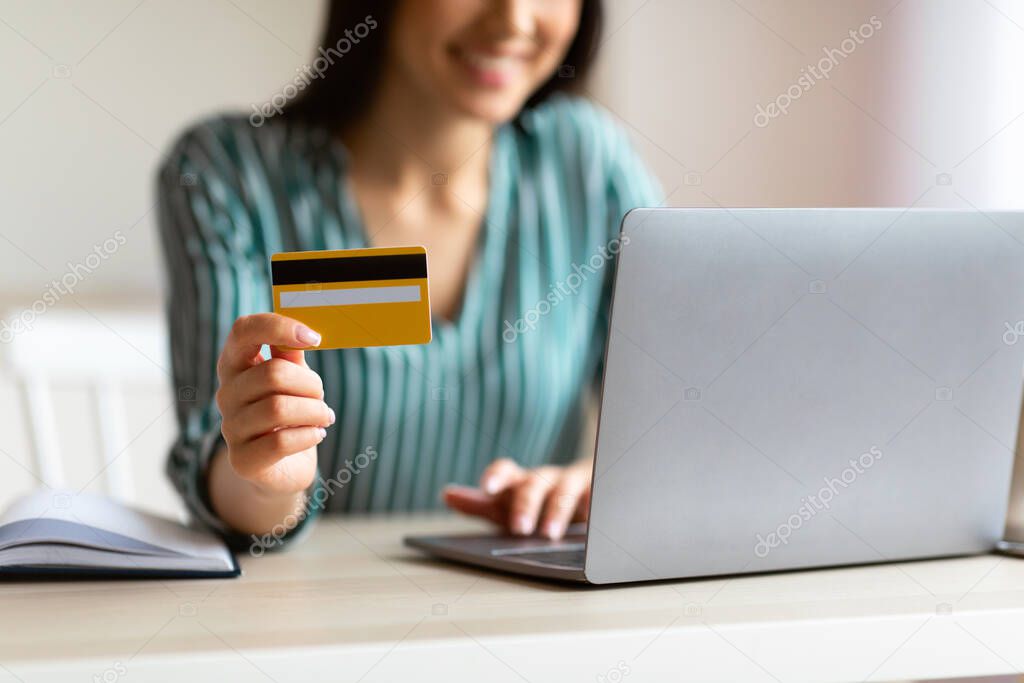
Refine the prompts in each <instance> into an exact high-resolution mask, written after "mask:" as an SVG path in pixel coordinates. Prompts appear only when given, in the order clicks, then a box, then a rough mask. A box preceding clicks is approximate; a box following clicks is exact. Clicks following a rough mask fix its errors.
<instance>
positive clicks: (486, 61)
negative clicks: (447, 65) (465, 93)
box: [463, 52, 516, 71]
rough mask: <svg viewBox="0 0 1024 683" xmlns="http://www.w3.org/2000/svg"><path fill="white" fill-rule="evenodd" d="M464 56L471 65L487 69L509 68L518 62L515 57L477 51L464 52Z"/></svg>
mask: <svg viewBox="0 0 1024 683" xmlns="http://www.w3.org/2000/svg"><path fill="white" fill-rule="evenodd" d="M463 57H464V58H465V60H466V61H467V62H468V63H469V64H470V65H472V66H475V67H477V68H478V69H484V70H487V71H500V70H504V69H508V68H510V67H512V66H513V65H514V64H515V62H516V59H515V58H514V57H494V56H491V55H483V54H480V53H476V52H464V53H463Z"/></svg>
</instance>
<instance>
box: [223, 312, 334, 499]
mask: <svg viewBox="0 0 1024 683" xmlns="http://www.w3.org/2000/svg"><path fill="white" fill-rule="evenodd" d="M264 344H267V345H269V346H270V349H271V358H270V359H269V360H266V359H264V358H263V356H262V355H261V354H260V351H261V350H262V348H263V345H264ZM319 344H320V335H319V334H317V333H316V332H314V331H313V330H311V329H310V328H308V327H307V326H305V325H303V324H302V323H300V322H298V321H295V320H292V319H291V318H286V317H285V316H282V315H278V314H276V313H258V314H255V315H247V316H243V317H241V318H239V319H238V320H236V321H235V324H234V325H233V326H232V328H231V333H230V334H229V335H228V339H227V342H226V343H225V344H224V349H223V351H221V354H220V359H219V360H218V362H217V376H218V378H219V379H220V389H219V390H218V391H217V396H216V400H217V407H218V408H219V409H220V413H221V416H222V418H223V420H222V423H221V432H222V434H223V435H224V441H225V443H226V444H227V459H228V462H229V463H230V465H231V468H232V469H233V470H234V472H235V473H236V474H237V475H238V476H239V477H241V478H242V479H244V480H246V481H248V482H250V483H251V484H253V485H255V486H256V487H257V488H258V489H260V490H261V491H263V492H265V493H268V494H274V495H277V494H293V493H298V492H299V491H303V490H305V489H306V488H308V487H309V485H310V484H312V483H313V479H314V478H315V476H316V471H317V469H316V447H317V444H319V443H320V442H321V441H323V439H324V437H325V436H326V435H327V431H326V428H327V427H329V426H330V425H331V424H333V423H334V411H333V410H331V409H330V407H329V406H328V405H327V404H326V403H324V388H323V382H322V381H321V380H320V376H319V375H317V374H316V373H315V372H313V371H312V370H311V369H310V368H309V366H308V365H306V361H305V359H304V357H303V352H302V351H301V350H288V349H285V348H280V347H290V348H291V349H304V348H316V347H317V346H319Z"/></svg>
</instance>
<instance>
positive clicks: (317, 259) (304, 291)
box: [270, 247, 430, 349]
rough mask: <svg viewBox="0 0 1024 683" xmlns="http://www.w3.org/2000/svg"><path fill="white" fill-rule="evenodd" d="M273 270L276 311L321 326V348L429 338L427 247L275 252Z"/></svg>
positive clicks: (415, 342) (424, 342)
mask: <svg viewBox="0 0 1024 683" xmlns="http://www.w3.org/2000/svg"><path fill="white" fill-rule="evenodd" d="M270 273H271V281H272V282H273V287H274V312H275V313H280V314H281V315H285V316H288V317H289V318H294V319H295V320H298V321H299V322H302V323H305V324H306V325H308V326H309V327H311V328H312V329H313V330H315V331H316V332H319V333H320V335H321V336H322V337H323V340H322V341H321V343H320V346H318V347H317V348H319V349H349V348H357V347H362V346H395V345H399V344H426V343H427V342H429V341H430V299H429V296H428V293H427V291H428V290H427V250H426V249H424V248H423V247H395V248H380V249H336V250H332V251H293V252H286V253H281V254H274V255H273V256H271V257H270Z"/></svg>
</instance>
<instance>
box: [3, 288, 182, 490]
mask: <svg viewBox="0 0 1024 683" xmlns="http://www.w3.org/2000/svg"><path fill="white" fill-rule="evenodd" d="M68 309H70V310H68ZM18 316H23V317H22V318H21V320H22V321H23V322H22V323H16V324H15V325H14V326H10V325H9V326H8V328H7V330H6V332H5V334H3V335H2V336H0V342H3V343H0V363H2V365H3V366H4V369H5V370H6V372H8V373H10V374H11V375H13V377H14V379H15V381H16V382H17V384H18V387H19V390H20V392H21V395H22V399H23V401H24V405H25V412H26V416H27V422H28V424H27V428H28V433H29V437H30V440H31V445H32V453H33V457H34V466H35V474H36V476H38V477H39V479H41V480H42V481H44V482H45V483H46V484H47V485H48V486H50V487H52V488H64V487H66V486H67V482H66V478H65V474H64V472H65V469H64V464H63V462H62V460H61V452H62V451H61V447H60V443H59V438H58V434H59V431H58V424H57V420H56V416H55V410H54V402H53V398H52V394H51V388H52V387H53V386H54V385H55V384H56V383H65V384H66V383H75V384H85V385H87V386H88V387H89V391H90V397H91V399H92V404H93V405H92V410H93V412H94V419H95V424H96V427H97V436H98V442H99V445H100V448H101V455H102V463H103V470H102V476H103V478H104V484H105V486H104V488H105V492H106V493H107V494H109V495H111V496H114V497H116V498H118V499H120V500H122V501H125V502H128V503H131V502H135V499H136V493H135V486H134V481H135V480H134V477H133V475H132V471H131V462H132V461H131V458H130V457H129V456H128V452H127V451H128V447H127V445H126V444H128V439H127V433H128V430H127V426H126V410H125V401H124V393H123V389H124V387H125V386H128V385H130V384H139V383H143V384H145V385H147V386H153V387H162V388H163V390H164V391H169V387H170V384H171V382H170V377H169V373H170V363H169V361H168V358H167V355H168V354H167V350H166V346H167V342H166V339H167V337H166V334H165V331H164V330H165V326H164V322H163V318H162V316H160V315H159V314H158V313H156V312H150V313H130V312H124V311H120V310H109V309H92V308H90V309H89V310H86V309H84V308H80V307H67V308H65V309H64V310H45V311H43V312H42V313H41V314H39V315H34V316H29V315H28V314H27V313H25V312H22V311H18V312H14V313H12V314H10V315H8V316H6V317H5V319H6V320H8V321H10V320H11V319H12V318H15V317H18ZM26 320H28V321H29V322H30V327H29V326H27V325H24V324H23V323H24V321H26ZM168 398H170V393H168Z"/></svg>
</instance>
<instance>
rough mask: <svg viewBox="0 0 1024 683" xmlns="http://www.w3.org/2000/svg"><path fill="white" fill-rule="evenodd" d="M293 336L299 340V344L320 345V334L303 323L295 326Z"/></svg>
mask: <svg viewBox="0 0 1024 683" xmlns="http://www.w3.org/2000/svg"><path fill="white" fill-rule="evenodd" d="M295 338H296V339H298V340H299V343H300V344H304V345H305V346H320V335H319V334H317V333H316V332H314V331H313V330H311V329H309V328H308V327H306V326H305V325H299V326H298V327H296V328H295Z"/></svg>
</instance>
